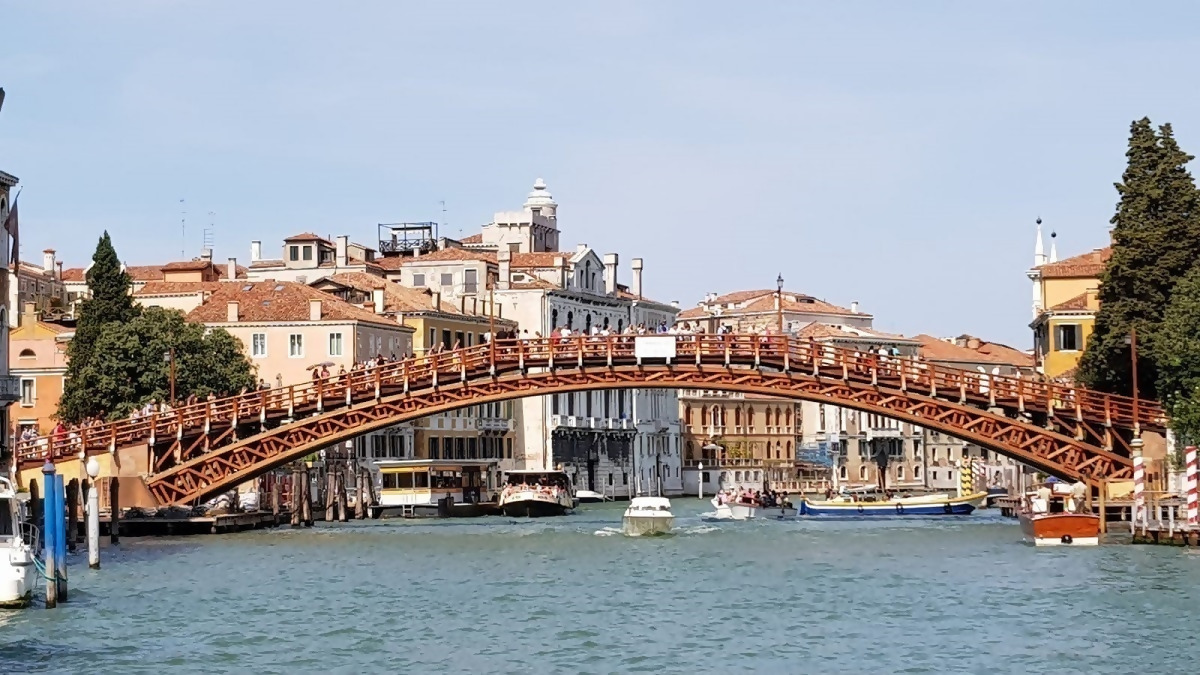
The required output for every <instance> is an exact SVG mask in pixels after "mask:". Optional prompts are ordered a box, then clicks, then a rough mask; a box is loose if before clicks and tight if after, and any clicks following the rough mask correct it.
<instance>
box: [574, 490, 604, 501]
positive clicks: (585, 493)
mask: <svg viewBox="0 0 1200 675" xmlns="http://www.w3.org/2000/svg"><path fill="white" fill-rule="evenodd" d="M575 497H576V498H578V499H579V503H580V504H599V503H600V502H607V501H609V497H608V495H606V494H603V493H600V492H596V491H594V490H580V491H578V492H576V493H575Z"/></svg>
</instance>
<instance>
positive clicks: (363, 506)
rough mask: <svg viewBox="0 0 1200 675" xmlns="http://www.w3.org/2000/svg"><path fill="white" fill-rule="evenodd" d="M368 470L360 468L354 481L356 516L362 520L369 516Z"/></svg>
mask: <svg viewBox="0 0 1200 675" xmlns="http://www.w3.org/2000/svg"><path fill="white" fill-rule="evenodd" d="M367 475H368V474H367V470H366V469H363V468H360V469H359V470H358V472H357V474H356V478H355V481H354V517H355V518H356V519H358V520H362V519H363V518H366V517H367V495H366V492H367V484H366V481H367V479H366V477H367Z"/></svg>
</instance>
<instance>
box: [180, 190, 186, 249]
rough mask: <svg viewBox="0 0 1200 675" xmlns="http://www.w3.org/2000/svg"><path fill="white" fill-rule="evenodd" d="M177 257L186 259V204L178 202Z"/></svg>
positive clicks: (182, 201)
mask: <svg viewBox="0 0 1200 675" xmlns="http://www.w3.org/2000/svg"><path fill="white" fill-rule="evenodd" d="M179 257H180V258H181V259H182V258H187V202H185V201H184V200H182V199H180V200H179Z"/></svg>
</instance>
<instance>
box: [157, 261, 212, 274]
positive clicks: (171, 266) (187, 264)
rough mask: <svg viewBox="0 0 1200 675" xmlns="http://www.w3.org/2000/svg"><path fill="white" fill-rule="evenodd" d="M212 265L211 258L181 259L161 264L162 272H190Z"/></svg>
mask: <svg viewBox="0 0 1200 675" xmlns="http://www.w3.org/2000/svg"><path fill="white" fill-rule="evenodd" d="M209 267H212V261H211V260H181V261H179V262H169V263H167V264H166V265H163V266H162V271H164V272H191V271H200V270H206V269H208V268H209Z"/></svg>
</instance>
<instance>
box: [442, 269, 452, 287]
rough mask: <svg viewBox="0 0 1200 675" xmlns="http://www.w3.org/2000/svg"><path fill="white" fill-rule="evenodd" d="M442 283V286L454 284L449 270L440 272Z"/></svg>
mask: <svg viewBox="0 0 1200 675" xmlns="http://www.w3.org/2000/svg"><path fill="white" fill-rule="evenodd" d="M442 285H443V286H453V285H454V275H453V274H451V273H449V272H443V273H442Z"/></svg>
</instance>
